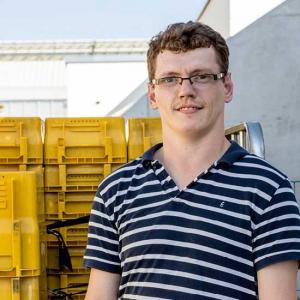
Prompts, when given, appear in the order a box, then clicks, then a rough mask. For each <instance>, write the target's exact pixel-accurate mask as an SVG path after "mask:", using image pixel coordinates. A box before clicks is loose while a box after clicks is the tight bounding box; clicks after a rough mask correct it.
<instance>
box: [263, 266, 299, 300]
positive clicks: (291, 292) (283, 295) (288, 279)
mask: <svg viewBox="0 0 300 300" xmlns="http://www.w3.org/2000/svg"><path fill="white" fill-rule="evenodd" d="M297 270H298V262H297V261H295V260H289V261H284V262H280V263H275V264H272V265H269V266H267V267H265V268H262V269H261V270H259V271H258V272H257V281H258V295H259V300H270V299H272V300H296V299H297V296H296V288H297Z"/></svg>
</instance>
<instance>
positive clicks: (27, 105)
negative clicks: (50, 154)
mask: <svg viewBox="0 0 300 300" xmlns="http://www.w3.org/2000/svg"><path fill="white" fill-rule="evenodd" d="M146 51H147V43H146V42H145V41H130V40H126V41H124V40H123V41H121V40H120V41H116V40H114V41H108V40H106V41H25V42H0V116H40V117H42V118H45V117H51V116H52V117H59V116H104V115H107V114H108V112H109V111H110V110H111V109H112V108H113V107H114V106H116V105H118V103H119V102H121V101H122V100H123V99H124V98H125V97H126V96H127V95H129V94H130V93H131V92H132V90H134V89H135V88H136V87H137V86H138V85H139V84H141V83H142V82H143V81H144V80H145V78H146V77H147V73H146V69H147V68H146V63H145V60H146V58H145V55H146Z"/></svg>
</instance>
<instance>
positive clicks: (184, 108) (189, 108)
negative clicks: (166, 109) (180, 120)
mask: <svg viewBox="0 0 300 300" xmlns="http://www.w3.org/2000/svg"><path fill="white" fill-rule="evenodd" d="M200 109H202V107H201V106H194V105H188V106H180V107H179V108H177V109H176V110H178V111H183V112H189V111H190V112H192V111H196V110H200Z"/></svg>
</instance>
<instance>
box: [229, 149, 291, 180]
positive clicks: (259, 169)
mask: <svg viewBox="0 0 300 300" xmlns="http://www.w3.org/2000/svg"><path fill="white" fill-rule="evenodd" d="M234 165H235V166H237V167H239V170H240V172H242V173H246V174H249V175H253V176H254V177H257V178H260V177H265V178H269V179H270V180H273V181H275V182H277V183H280V182H282V181H285V180H287V179H288V177H287V175H286V174H285V173H283V172H282V171H281V170H279V169H278V168H276V167H275V166H274V165H273V164H272V163H270V162H268V161H267V160H265V159H263V158H261V157H258V156H256V155H254V154H250V153H248V154H246V155H245V156H243V157H242V158H241V159H240V160H239V161H237V162H235V163H234Z"/></svg>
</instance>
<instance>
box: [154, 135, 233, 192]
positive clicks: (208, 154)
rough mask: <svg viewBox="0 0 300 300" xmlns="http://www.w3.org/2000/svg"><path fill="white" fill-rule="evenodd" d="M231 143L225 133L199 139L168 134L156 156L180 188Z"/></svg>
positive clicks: (205, 167)
mask: <svg viewBox="0 0 300 300" xmlns="http://www.w3.org/2000/svg"><path fill="white" fill-rule="evenodd" d="M229 145H230V143H229V142H228V141H227V140H226V138H225V136H224V133H223V134H218V135H212V134H211V135H209V136H206V137H205V138H199V139H196V138H195V137H188V136H185V137H183V138H178V137H176V138H175V137H174V136H172V135H168V136H164V137H163V147H162V148H161V149H159V150H158V152H157V153H156V155H155V158H156V159H158V160H159V161H160V162H161V163H162V164H163V165H164V167H165V169H166V170H167V172H168V173H169V175H170V176H171V177H172V178H173V180H174V181H175V182H176V184H177V186H178V188H179V189H183V188H185V187H186V186H187V185H188V184H189V183H190V182H191V181H193V180H194V179H195V178H196V177H197V176H198V175H200V174H201V173H202V172H204V171H205V170H207V169H208V168H209V167H210V166H211V165H212V164H213V163H214V162H215V161H216V160H218V159H219V158H221V157H222V156H223V154H224V153H225V152H226V150H227V149H228V148H229Z"/></svg>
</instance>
